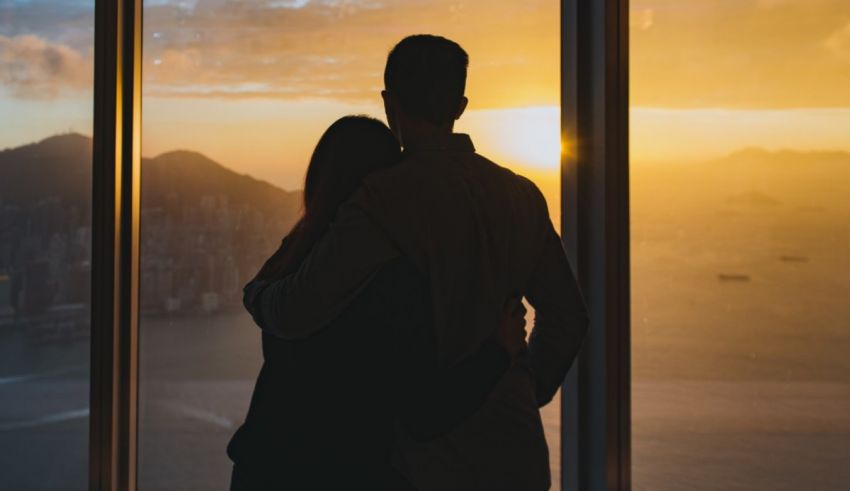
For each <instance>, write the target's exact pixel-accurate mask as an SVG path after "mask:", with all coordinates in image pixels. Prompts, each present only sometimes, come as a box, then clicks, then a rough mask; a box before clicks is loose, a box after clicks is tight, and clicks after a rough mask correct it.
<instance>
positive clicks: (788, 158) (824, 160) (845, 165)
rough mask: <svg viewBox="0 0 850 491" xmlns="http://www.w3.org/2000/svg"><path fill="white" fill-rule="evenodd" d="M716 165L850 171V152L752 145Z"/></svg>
mask: <svg viewBox="0 0 850 491" xmlns="http://www.w3.org/2000/svg"><path fill="white" fill-rule="evenodd" d="M711 163H713V164H715V165H727V166H729V165H738V166H755V167H762V166H773V167H777V166H781V167H783V168H784V169H785V170H787V169H793V168H801V169H805V168H808V167H812V166H816V167H818V168H819V169H823V168H835V169H838V170H839V171H841V172H842V173H843V172H847V173H850V153H848V152H842V151H822V150H817V151H815V150H813V151H799V150H777V151H771V150H765V149H763V148H757V147H751V148H745V149H742V150H739V151H737V152H733V153H731V154H729V155H727V156H726V157H722V158H720V159H717V160H715V161H713V162H711Z"/></svg>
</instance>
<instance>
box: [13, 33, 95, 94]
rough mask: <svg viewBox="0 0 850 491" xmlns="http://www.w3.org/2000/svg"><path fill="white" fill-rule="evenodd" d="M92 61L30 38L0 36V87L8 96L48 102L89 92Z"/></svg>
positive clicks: (32, 37)
mask: <svg viewBox="0 0 850 491" xmlns="http://www.w3.org/2000/svg"><path fill="white" fill-rule="evenodd" d="M92 69H93V68H92V60H91V57H90V56H83V55H82V54H81V53H79V52H78V51H76V50H74V49H72V48H70V47H68V46H66V45H64V44H59V43H52V42H50V41H47V40H46V39H44V38H41V37H38V36H34V35H21V36H14V37H7V36H3V35H0V86H2V87H3V88H4V89H6V90H7V91H9V92H10V93H11V94H12V96H14V97H18V98H25V99H52V98H55V97H58V96H60V95H63V94H68V93H80V92H83V91H86V90H88V91H91V90H92Z"/></svg>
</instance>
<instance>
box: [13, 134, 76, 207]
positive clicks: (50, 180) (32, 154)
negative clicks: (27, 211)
mask: <svg viewBox="0 0 850 491" xmlns="http://www.w3.org/2000/svg"><path fill="white" fill-rule="evenodd" d="M91 161H92V142H91V138H88V137H86V136H83V135H79V134H76V133H69V134H66V135H59V136H52V137H50V138H47V139H44V140H42V141H40V142H38V143H32V144H29V145H24V146H21V147H17V148H11V149H7V150H3V151H0V202H3V203H10V202H11V203H15V204H21V205H25V204H27V203H32V202H35V201H38V200H39V199H43V198H47V197H58V198H60V199H61V200H62V201H63V202H65V203H67V204H71V205H76V206H79V207H82V206H84V205H87V204H88V203H90V202H91Z"/></svg>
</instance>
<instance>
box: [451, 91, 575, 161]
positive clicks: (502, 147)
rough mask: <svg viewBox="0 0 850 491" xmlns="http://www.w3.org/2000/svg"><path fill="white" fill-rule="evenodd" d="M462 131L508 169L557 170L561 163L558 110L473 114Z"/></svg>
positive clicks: (463, 123)
mask: <svg viewBox="0 0 850 491" xmlns="http://www.w3.org/2000/svg"><path fill="white" fill-rule="evenodd" d="M458 130H459V131H464V132H469V133H470V134H472V135H473V137H474V138H475V139H476V141H477V146H478V147H479V148H478V150H479V151H480V152H481V153H482V154H484V155H486V156H488V157H492V158H493V159H495V160H496V161H498V162H499V163H500V164H503V165H506V166H508V167H532V168H535V169H545V170H556V169H558V167H559V165H560V162H561V137H560V116H559V112H558V107H557V106H536V107H523V108H511V109H486V110H478V111H470V113H469V114H467V115H465V116H464V117H463V118H462V119H461V123H459V124H458Z"/></svg>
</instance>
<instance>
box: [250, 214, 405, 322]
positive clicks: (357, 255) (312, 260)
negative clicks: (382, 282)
mask: <svg viewBox="0 0 850 491" xmlns="http://www.w3.org/2000/svg"><path fill="white" fill-rule="evenodd" d="M398 255H399V253H398V251H397V250H396V248H395V247H394V246H393V245H392V243H391V242H390V240H389V238H388V237H387V236H386V235H385V234H384V233H383V232H382V231H381V230H380V229H379V228H378V226H377V225H376V224H375V222H374V221H372V220H371V219H370V218H369V217H368V216H367V215H366V213H365V212H364V210H363V209H362V208H361V207H360V206H358V205H357V204H355V203H354V202H348V203H346V204H344V205H342V206H341V207H340V210H339V212H338V213H337V217H336V219H335V220H334V222H333V223H332V224H331V225H330V227H329V228H328V231H327V232H326V233H325V235H324V236H323V237H322V238H321V239H320V240H319V242H317V243H316V245H315V246H314V247H313V250H312V252H311V253H310V255H308V256H307V258H306V259H305V260H304V261H303V262H302V263H301V266H300V267H299V269H298V271H297V272H295V273H293V274H290V275H288V276H286V277H285V278H282V279H275V280H266V281H262V280H259V281H253V282H251V283H249V284H248V285H247V286H246V287H245V291H244V293H245V296H244V299H243V301H244V303H245V307H246V308H247V309H248V311H249V312H250V313H251V316H252V317H253V318H254V322H256V323H257V325H258V326H260V327H261V328H262V329H263V331H265V332H267V333H269V334H272V335H274V336H276V337H279V338H282V339H300V338H305V337H307V336H309V335H311V334H313V333H315V332H316V331H318V330H320V329H321V328H323V327H324V326H326V325H327V324H328V323H329V322H330V321H332V320H333V319H334V318H336V316H337V315H339V313H340V312H342V310H343V309H344V308H345V307H346V306H347V305H348V304H349V302H351V300H353V299H354V298H355V297H356V296H357V294H358V293H359V292H360V291H361V290H362V288H363V287H364V286H366V285H367V284H368V282H369V280H370V278H371V277H372V275H374V274H375V272H376V271H377V270H378V269H379V268H380V266H381V265H382V264H384V263H385V262H387V261H389V260H390V259H393V258H394V257H396V256H398Z"/></svg>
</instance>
